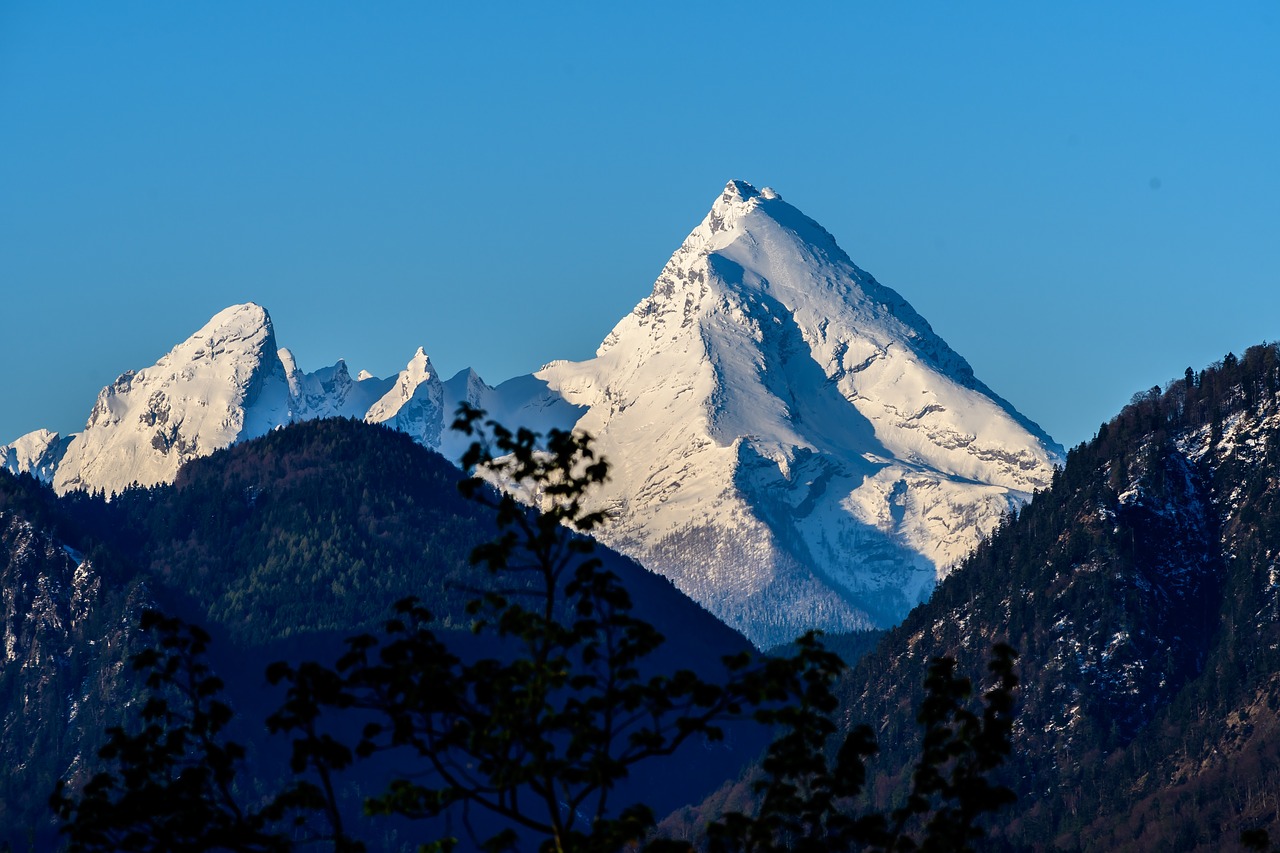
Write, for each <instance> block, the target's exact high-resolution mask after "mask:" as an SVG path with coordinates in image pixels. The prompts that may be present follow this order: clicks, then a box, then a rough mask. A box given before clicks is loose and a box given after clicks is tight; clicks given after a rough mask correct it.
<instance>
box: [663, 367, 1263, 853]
mask: <svg viewBox="0 0 1280 853" xmlns="http://www.w3.org/2000/svg"><path fill="white" fill-rule="evenodd" d="M1000 641H1004V642H1009V643H1011V644H1012V645H1013V646H1014V647H1015V648H1017V649H1018V650H1019V651H1020V652H1021V660H1020V662H1019V667H1018V668H1019V670H1020V675H1021V679H1022V686H1021V688H1020V697H1019V702H1018V711H1017V713H1018V718H1017V723H1016V729H1015V743H1014V749H1013V753H1012V755H1011V756H1010V758H1009V763H1008V765H1007V767H1006V768H1005V770H1004V776H1003V779H1002V781H1004V782H1005V783H1006V784H1009V785H1010V786H1011V787H1013V788H1014V790H1015V791H1016V792H1017V794H1018V796H1019V799H1018V802H1017V804H1015V805H1014V806H1013V807H1012V808H1011V809H1009V810H1006V811H1004V812H1001V813H1000V815H999V816H998V819H997V821H996V822H995V823H994V824H993V825H992V832H993V833H994V834H995V835H996V836H998V838H997V839H995V840H992V841H991V842H990V845H989V849H992V850H1000V849H1006V848H1008V849H1014V850H1037V851H1057V850H1061V851H1077V850H1078V851H1132V852H1133V853H1138V851H1149V850H1178V851H1217V850H1223V849H1236V841H1237V839H1238V838H1239V836H1240V832H1241V831H1242V830H1244V829H1249V828H1254V827H1265V828H1266V829H1267V830H1268V831H1269V832H1270V833H1271V835H1272V837H1273V838H1275V837H1277V836H1280V810H1278V809H1277V807H1276V799H1275V778H1276V777H1275V772H1276V768H1278V767H1280V726H1278V725H1277V716H1276V712H1277V709H1280V347H1278V346H1277V345H1275V344H1268V345H1264V346H1258V347H1253V348H1250V349H1249V350H1248V351H1247V352H1246V353H1245V355H1244V356H1243V357H1241V358H1236V357H1235V356H1234V355H1228V356H1227V357H1226V358H1224V359H1223V360H1222V361H1221V362H1219V363H1217V364H1214V365H1211V366H1210V367H1208V368H1206V369H1205V370H1203V371H1199V372H1195V371H1192V370H1190V369H1188V370H1187V371H1186V374H1185V376H1184V377H1183V378H1181V379H1178V380H1175V381H1173V382H1170V383H1169V384H1168V385H1167V386H1165V388H1164V389H1163V390H1162V389H1160V388H1152V389H1150V390H1149V391H1146V392H1142V393H1140V394H1137V395H1135V397H1134V400H1133V402H1132V403H1131V404H1130V405H1129V406H1127V407H1126V408H1125V409H1124V410H1123V411H1122V412H1121V413H1120V414H1119V415H1118V416H1117V417H1116V418H1114V419H1113V420H1112V421H1110V422H1109V423H1107V424H1105V425H1104V426H1103V427H1102V429H1100V430H1099V432H1098V434H1097V436H1096V437H1094V438H1093V440H1091V441H1090V442H1088V443H1087V444H1082V445H1080V446H1079V447H1076V448H1075V449H1073V450H1072V451H1071V453H1070V454H1069V455H1068V457H1067V460H1066V464H1065V466H1064V468H1063V469H1062V470H1061V471H1059V472H1058V473H1057V474H1056V475H1055V476H1054V479H1053V483H1052V485H1051V487H1050V488H1049V489H1048V490H1047V491H1045V492H1042V493H1040V494H1038V495H1037V496H1036V497H1035V499H1034V500H1033V501H1032V502H1031V503H1030V504H1029V505H1028V506H1026V507H1025V508H1024V509H1023V510H1021V511H1020V512H1019V513H1018V514H1017V516H1016V518H1010V519H1008V520H1007V521H1006V523H1005V524H1003V525H1002V526H1001V527H1000V528H999V529H998V530H997V531H996V532H995V533H994V535H993V536H992V537H991V539H990V540H989V541H987V542H985V543H984V544H982V545H981V546H980V547H979V548H978V549H977V550H976V551H975V552H974V554H973V555H972V556H970V557H969V558H968V559H966V560H965V561H964V562H963V563H962V564H961V566H960V567H959V568H958V569H957V570H956V571H954V572H953V573H952V574H951V575H950V576H949V577H947V578H946V579H945V580H944V581H943V582H942V583H940V584H939V586H938V588H937V589H936V590H935V592H934V594H933V596H932V597H931V598H930V600H929V601H928V602H927V603H926V604H923V605H921V606H920V607H918V608H916V609H915V610H914V611H912V613H911V614H910V615H909V616H908V617H907V618H906V620H904V621H903V623H902V624H901V625H899V626H897V627H896V628H894V629H892V630H891V631H890V632H889V633H888V634H887V635H886V636H885V638H884V639H883V640H882V641H881V643H880V645H879V646H878V648H877V649H876V650H875V651H874V652H873V653H871V654H869V655H868V656H866V657H865V658H863V659H862V660H860V661H859V663H858V664H857V665H856V666H855V667H854V668H853V670H852V671H851V672H850V673H849V674H848V676H847V677H846V678H845V679H844V681H843V683H842V689H841V692H842V707H841V708H840V710H839V711H838V712H837V714H838V719H840V720H843V721H845V724H846V725H847V726H852V725H854V724H857V723H861V722H867V723H870V724H871V725H872V726H873V728H874V729H875V730H876V733H877V737H878V739H879V745H880V752H879V754H878V756H877V758H876V759H875V762H874V764H872V765H871V767H870V776H869V779H870V781H869V784H868V790H869V791H871V792H873V797H874V799H875V800H876V801H877V804H878V805H880V806H884V805H886V804H888V803H891V802H894V801H895V797H898V796H900V795H901V792H902V791H903V788H904V786H905V784H906V783H907V781H908V775H909V773H910V770H911V765H910V763H909V762H910V760H911V757H912V756H913V755H914V754H915V753H916V751H917V750H918V748H919V744H918V742H917V734H918V728H917V726H916V725H915V721H914V719H913V715H914V709H915V708H916V707H917V706H918V702H919V700H920V697H921V695H922V694H923V691H922V689H921V687H920V685H921V682H922V680H923V677H924V674H925V670H926V667H927V666H928V664H929V661H930V660H931V659H932V658H934V657H935V656H941V655H950V656H952V657H955V658H956V659H957V660H959V661H960V662H961V663H962V665H963V666H964V667H965V668H966V669H967V670H968V673H969V674H970V676H971V677H972V678H973V679H974V682H975V684H977V683H981V682H982V681H983V680H984V679H983V673H982V663H983V662H984V658H985V655H986V653H987V651H988V650H989V649H990V647H991V645H992V644H993V643H995V642H1000ZM724 795H725V792H722V795H721V798H723V796H724ZM675 820H676V822H681V821H683V822H690V821H691V820H692V822H693V823H695V824H696V822H697V820H696V817H692V818H691V815H690V814H685V815H683V816H680V817H679V818H677V819H675Z"/></svg>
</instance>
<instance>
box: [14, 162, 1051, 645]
mask: <svg viewBox="0 0 1280 853" xmlns="http://www.w3.org/2000/svg"><path fill="white" fill-rule="evenodd" d="M463 401H465V402H468V403H471V404H472V405H478V406H480V407H482V408H484V409H486V410H488V411H489V412H490V413H491V414H492V415H493V416H495V417H496V418H497V419H498V420H500V421H502V422H504V423H506V424H508V425H512V426H527V427H530V428H532V429H535V430H538V431H545V430H547V429H549V428H552V427H559V428H569V427H573V426H577V427H579V428H582V429H585V430H587V431H589V432H591V433H592V434H594V435H596V436H597V437H598V439H599V447H600V449H601V450H602V451H603V452H604V453H605V455H606V456H608V458H609V459H610V460H611V461H612V462H613V464H614V469H613V470H614V475H613V478H612V479H611V481H610V482H609V483H608V484H607V485H606V486H605V488H604V490H603V491H602V492H601V494H600V495H599V500H600V502H601V505H602V506H603V507H605V508H607V509H609V510H611V511H613V513H614V515H615V519H616V520H615V522H614V524H613V525H612V526H611V527H609V528H608V529H606V530H605V531H604V532H603V534H602V538H603V539H604V540H605V541H606V542H608V543H609V544H610V545H611V546H613V547H615V548H617V549H618V550H620V551H622V552H624V553H627V554H629V555H631V556H633V557H636V558H637V559H639V560H641V561H642V562H643V563H644V564H645V565H646V566H647V567H648V568H650V569H651V570H653V571H656V572H659V573H660V574H663V575H665V576H666V577H668V578H670V579H671V580H673V581H674V582H675V583H676V584H677V585H678V586H679V587H680V589H682V590H683V591H684V592H686V593H687V594H689V595H691V596H692V597H694V598H695V599H696V600H698V601H699V602H701V603H702V604H704V605H705V606H707V607H708V608H710V609H711V610H712V612H714V613H715V614H716V615H717V616H718V617H720V618H721V619H722V620H724V621H725V622H726V623H728V624H730V625H732V626H733V627H735V628H737V629H738V630H740V631H743V632H744V633H745V634H746V635H747V636H748V637H749V638H750V639H751V640H752V641H753V642H755V643H756V644H757V645H760V646H763V647H767V646H771V645H775V644H778V643H784V642H788V641H790V640H791V639H793V638H794V637H795V636H796V635H797V634H799V633H800V632H802V631H804V630H807V629H810V628H821V629H825V630H828V631H846V630H852V629H860V628H866V627H870V626H885V625H889V624H893V623H895V622H896V621H898V620H899V619H901V618H902V616H903V615H905V614H906V612H907V611H908V610H909V609H910V608H911V607H912V606H913V605H915V604H916V603H918V602H919V601H921V600H923V599H924V598H926V597H927V596H928V594H929V592H930V591H931V590H932V588H933V585H934V584H935V582H936V580H937V578H939V577H940V576H943V575H945V573H946V572H947V571H948V570H949V569H950V567H951V566H952V565H954V564H955V563H956V562H957V561H958V560H959V559H961V558H962V557H963V556H964V555H965V554H966V553H968V551H969V550H970V549H972V548H973V546H974V545H975V544H977V542H978V541H979V540H980V539H981V538H982V537H983V536H985V535H986V534H988V533H989V532H990V531H991V529H992V528H993V526H994V525H995V524H996V523H997V521H998V520H999V519H1000V518H1001V517H1002V516H1003V514H1004V513H1005V512H1007V511H1008V510H1010V509H1011V508H1014V507H1016V506H1019V505H1021V504H1022V503H1023V502H1025V501H1026V500H1027V499H1028V498H1029V497H1030V495H1031V493H1032V492H1033V491H1034V490H1035V489H1037V488H1041V487H1043V486H1045V485H1047V483H1048V482H1049V478H1050V476H1051V474H1052V470H1053V466H1054V464H1055V463H1056V462H1058V461H1059V460H1060V458H1061V456H1060V448H1058V447H1057V445H1055V444H1054V443H1053V442H1052V440H1051V439H1049V437H1048V436H1047V435H1045V434H1044V432H1043V431H1042V430H1040V429H1039V428H1038V427H1036V426H1035V424H1033V423H1031V422H1030V421H1029V420H1027V419H1026V418H1025V417H1023V416H1022V415H1020V414H1019V413H1018V412H1017V411H1016V410H1014V409H1013V407H1012V406H1010V405H1009V404H1008V403H1007V402H1006V401H1004V400H1003V399H1001V398H1000V397H998V396H997V395H995V394H994V393H993V392H992V391H991V390H990V389H988V388H987V387H986V386H985V385H983V384H982V383H981V382H980V381H979V380H977V379H976V378H975V377H974V375H973V371H972V370H971V368H970V367H969V365H968V364H967V363H966V362H965V361H964V359H963V358H961V357H960V356H959V355H958V354H957V353H955V352H954V351H953V350H952V349H951V348H950V347H948V346H947V344H946V343H945V342H944V341H943V340H942V339H941V338H939V337H938V336H937V335H936V334H935V333H934V332H933V330H932V329H931V328H930V327H929V324H928V323H927V322H926V321H925V320H924V319H923V318H922V317H920V316H919V314H917V313H916V312H915V311H914V309H912V308H911V306H910V305H909V304H908V303H907V302H906V301H905V300H904V299H903V298H902V297H901V296H899V295H898V294H897V293H895V292H894V291H892V290H890V289H888V288H886V287H884V286H883V285H881V284H880V283H879V282H877V281H876V280H875V279H874V278H872V277H871V276H870V275H868V274H867V273H865V272H864V271H862V270H860V269H859V268H857V267H856V266H855V265H854V264H853V263H852V261H850V260H849V258H848V256H847V255H846V254H845V253H844V252H843V251H842V250H841V249H840V247H839V246H837V245H836V243H835V240H834V239H833V238H832V237H831V235H830V234H828V233H827V232H826V231H824V230H823V229H822V228H821V227H820V226H819V225H818V224H817V223H815V222H813V221H812V220H810V219H809V218H807V217H806V216H804V214H802V213H801V212H800V211H798V210H797V209H796V208H794V207H792V206H791V205H789V204H787V203H786V202H785V201H783V200H782V198H781V197H780V196H778V194H777V193H775V192H773V191H772V190H769V189H765V190H761V191H757V190H756V189H755V188H754V187H752V186H750V185H749V184H746V183H744V182H741V181H732V182H730V183H729V184H728V186H726V188H725V190H724V192H723V193H722V194H721V196H720V197H719V198H718V199H717V200H716V201H715V203H714V204H713V206H712V208H711V211H710V212H709V213H708V215H707V217H706V218H705V219H704V220H703V222H702V223H701V224H700V225H699V226H698V227H697V228H695V229H694V230H693V232H692V233H691V234H690V235H689V237H688V238H687V239H686V240H685V241H684V243H683V244H682V246H681V247H680V248H679V250H678V251H677V252H676V253H675V255H673V256H672V258H671V260H670V261H669V262H668V263H667V265H666V266H665V268H664V269H663V271H662V274H661V275H660V276H659V278H658V281H657V283H656V284H655V285H654V288H653V292H652V294H651V295H650V296H649V297H647V298H646V299H644V300H643V301H641V302H640V304H639V305H638V306H637V307H636V309H635V310H634V311H633V312H632V313H631V314H630V315H629V316H627V317H626V318H624V319H623V320H622V321H621V322H620V323H619V324H618V325H617V327H616V328H615V329H614V330H613V331H612V332H611V333H610V334H609V335H608V337H607V338H606V339H605V341H604V343H603V344H602V345H601V347H600V349H599V351H598V353H597V355H596V357H595V358H594V359H591V360H589V361H586V362H582V363H570V362H555V363H552V364H551V365H548V366H547V367H545V368H544V369H542V370H541V371H539V372H538V373H536V374H534V375H531V376H523V377H517V378H515V379H512V380H510V381H508V382H505V383H502V384H501V385H499V386H497V387H496V388H494V387H490V386H489V385H487V384H486V383H484V382H483V380H481V379H480V377H478V376H477V375H475V373H474V372H472V371H462V372H461V373H459V374H458V375H457V376H455V377H453V378H452V379H449V380H448V381H443V382H442V381H441V380H440V378H439V377H438V376H437V375H436V372H435V370H434V368H433V367H432V365H431V362H430V359H429V358H427V356H426V354H425V352H424V351H423V350H422V349H419V350H418V352H417V353H416V354H415V355H414V356H413V358H412V359H411V360H410V362H409V364H408V365H407V367H406V368H405V370H403V371H401V372H400V374H399V375H398V376H397V377H391V378H387V379H378V378H375V377H372V376H368V375H367V374H364V373H361V374H360V376H359V377H358V378H357V379H354V380H353V379H352V378H351V376H350V374H349V372H348V371H347V367H346V365H345V364H344V363H343V362H338V363H337V364H336V365H334V366H333V367H329V368H324V369H322V370H318V371H315V372H313V373H303V372H302V371H301V370H300V369H299V368H298V367H297V365H296V363H295V360H294V358H293V356H292V354H291V353H290V352H289V351H288V350H286V349H280V348H278V345H277V343H276V340H275V333H274V329H273V328H272V324H271V320H270V318H269V317H268V316H267V313H266V312H265V311H264V310H263V309H262V308H261V307H259V306H257V305H254V304H251V303H250V304H246V305H239V306H233V307H231V308H228V309H226V310H225V311H223V312H221V313H219V314H218V315H217V316H215V317H214V318H213V319H212V320H210V321H209V323H208V324H207V325H206V326H205V327H204V328H202V329H200V330H199V331H198V332H196V333H195V334H194V335H192V336H191V337H190V338H189V339H188V340H187V341H185V342H184V343H182V344H180V345H179V346H177V347H175V348H174V349H173V350H172V351H171V352H170V353H169V354H167V355H166V356H165V357H164V358H162V359H161V360H160V361H159V362H158V363H157V364H156V365H154V366H153V367H150V368H146V369H144V370H139V371H129V372H127V373H125V374H123V375H122V376H121V377H120V378H119V379H117V380H116V382H115V383H113V384H112V385H110V386H108V387H107V388H104V389H103V391H102V393H101V394H100V395H99V398H98V401H97V403H96V405H95V406H94V408H93V411H92V413H91V415H90V417H89V419H88V423H87V425H86V427H85V429H84V431H83V432H81V433H78V434H76V435H74V436H70V437H67V438H61V437H58V436H56V435H54V434H52V433H40V434H32V435H30V436H24V437H23V438H21V439H19V440H18V441H17V442H14V443H13V444H12V445H10V446H8V447H6V448H4V449H3V452H4V454H5V456H4V460H3V461H4V464H5V466H6V467H8V468H9V469H10V470H15V471H17V470H22V471H32V472H34V473H36V474H37V475H38V476H41V477H43V478H46V479H49V480H51V482H52V483H53V485H54V487H55V489H57V490H58V491H59V492H60V493H66V492H68V491H70V490H77V489H80V490H89V491H104V492H107V493H113V492H118V491H120V490H121V489H123V488H125V487H126V486H128V485H129V484H130V483H135V482H136V483H139V484H142V485H151V484H155V483H163V482H170V481H172V479H173V478H174V476H175V475H176V473H177V471H178V469H179V467H180V466H181V465H182V464H183V463H185V462H186V461H188V460H190V459H193V458H197V457H200V456H204V455H207V454H209V453H211V452H213V451H215V450H217V449H220V448H223V447H226V446H228V445H230V444H232V443H234V442H238V441H243V440H245V439H248V438H252V437H254V436H259V435H262V434H264V433H266V432H268V431H269V430H272V429H275V428H277V427H279V426H282V425H284V424H288V423H294V422H298V421H303V420H309V419H314V418H321V417H332V416H345V417H355V418H362V419H365V420H368V421H370V422H375V423H384V424H386V425H388V426H392V427H394V428H395V429H398V430H401V431H403V432H406V433H408V434H409V435H411V436H413V438H414V439H415V440H416V441H418V442H419V443H421V444H423V445H425V446H427V447H430V448H433V449H438V450H440V451H442V452H443V453H444V454H445V455H446V456H449V457H450V458H455V459H456V458H457V457H458V455H459V454H460V452H461V450H462V449H463V447H464V441H463V439H462V438H461V437H459V436H458V435H456V434H454V433H452V432H451V431H450V430H448V429H447V428H446V427H447V425H448V422H449V420H450V418H451V415H452V412H453V410H454V409H455V407H456V406H457V404H458V403H459V402H463Z"/></svg>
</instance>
